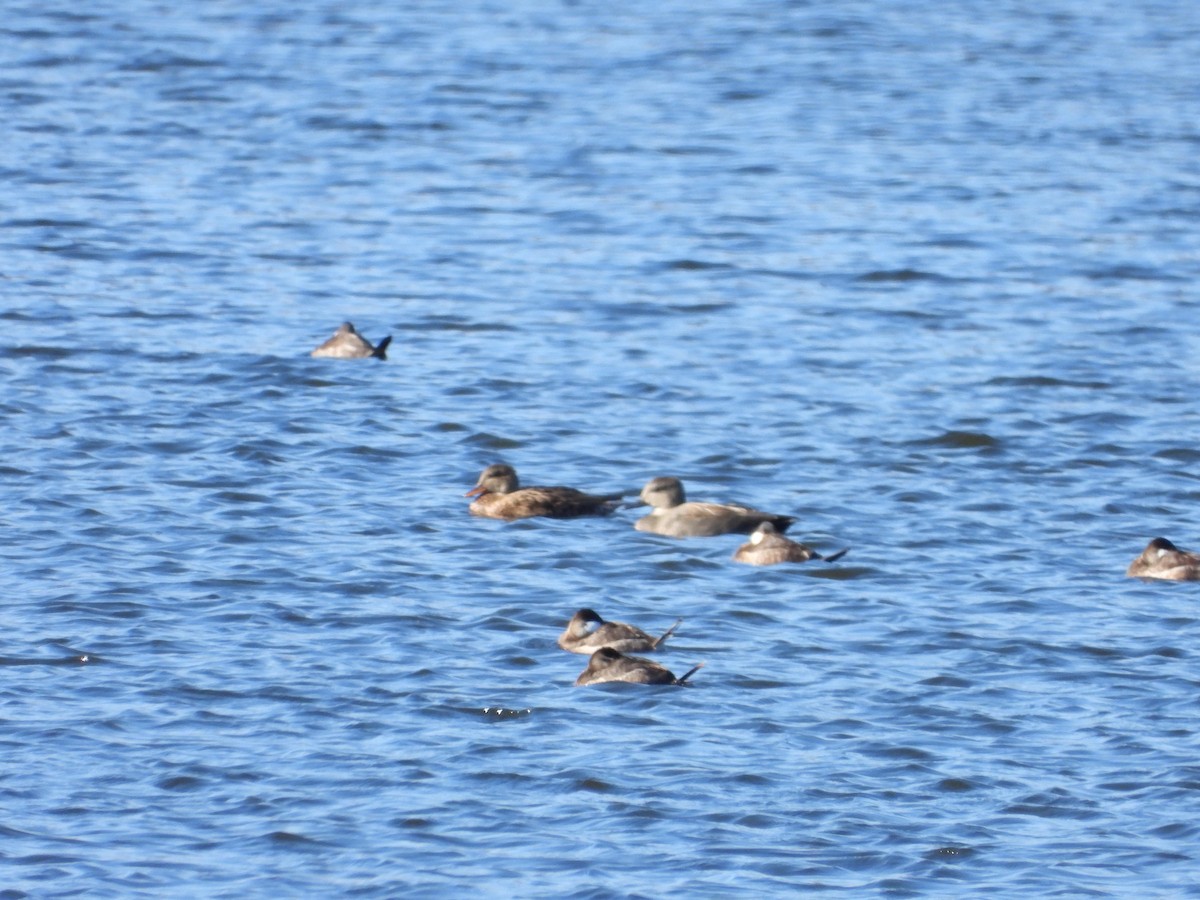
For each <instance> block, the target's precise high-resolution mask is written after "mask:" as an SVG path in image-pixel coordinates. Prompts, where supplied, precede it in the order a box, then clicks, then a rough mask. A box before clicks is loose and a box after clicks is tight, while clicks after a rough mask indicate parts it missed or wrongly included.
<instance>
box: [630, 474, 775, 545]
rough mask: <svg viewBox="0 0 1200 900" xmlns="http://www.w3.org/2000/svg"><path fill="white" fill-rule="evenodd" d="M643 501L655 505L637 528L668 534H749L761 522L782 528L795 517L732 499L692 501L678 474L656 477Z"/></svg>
mask: <svg viewBox="0 0 1200 900" xmlns="http://www.w3.org/2000/svg"><path fill="white" fill-rule="evenodd" d="M641 498H642V504H643V505H649V506H652V507H654V509H653V510H652V511H651V512H650V514H649V515H646V516H642V518H640V519H638V520H637V522H635V523H634V526H633V527H634V528H636V529H637V530H638V531H648V532H650V533H652V534H662V535H666V536H667V537H677V538H683V537H712V536H713V535H717V534H750V533H751V532H752V531H754V529H755V528H757V527H758V526H759V525H760V524H761V523H762V522H770V523H771V524H772V525H773V526H775V530H776V531H779V532H783V531H787V529H788V526H789V525H791V524H792V523H793V522H795V521H796V519H795V518H794V517H793V516H781V515H776V514H775V513H767V512H762V511H760V510H757V509H750V508H749V507H746V506H737V505H736V504H732V503H689V502H688V501H687V497H686V496H685V495H684V492H683V483H682V482H681V481H680V480H679V479H678V478H670V477H664V478H654V479H651V480H650V481H649V482H647V483H646V486H645V487H644V488H642V493H641Z"/></svg>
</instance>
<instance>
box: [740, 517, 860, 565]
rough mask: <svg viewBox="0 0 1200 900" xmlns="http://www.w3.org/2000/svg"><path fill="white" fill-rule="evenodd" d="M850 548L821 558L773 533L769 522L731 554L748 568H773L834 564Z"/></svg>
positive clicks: (805, 547)
mask: <svg viewBox="0 0 1200 900" xmlns="http://www.w3.org/2000/svg"><path fill="white" fill-rule="evenodd" d="M849 552H850V548H849V547H847V548H846V549H845V550H839V551H838V552H837V553H831V554H830V555H829V556H822V555H821V554H820V553H818V552H817V551H816V550H814V549H813V548H812V547H809V546H807V545H805V544H801V543H799V542H798V541H793V540H791V539H789V538H785V537H784V536H783V535H782V534H778V533H776V531H775V526H774V525H772V524H771V523H770V522H763V523H762V524H761V525H759V526H758V527H757V528H756V529H754V533H753V534H751V535H750V540H749V541H748V542H747V543H745V544H742V546H740V547H738V548H737V550H736V551H735V552H734V554H733V560H734V562H740V563H745V564H746V565H748V566H773V565H775V564H776V563H785V562H796V563H802V562H808V561H809V560H810V559H823V560H825V561H826V562H834V561H835V560H839V559H841V558H842V557H843V556H845V555H846V554H847V553H849Z"/></svg>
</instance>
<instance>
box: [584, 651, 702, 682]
mask: <svg viewBox="0 0 1200 900" xmlns="http://www.w3.org/2000/svg"><path fill="white" fill-rule="evenodd" d="M703 666H704V663H699V664H698V665H695V666H692V668H691V669H689V670H688V672H687V674H686V675H684V676H683V677H682V678H676V677H675V676H674V675H673V674H672V673H671V672H670V671H669V670H668V669H667V668H666V667H665V666H660V665H659V664H658V663H656V662H652V661H651V660H648V659H643V658H642V657H640V656H626V655H625V654H624V653H622V652H621V651H619V650H614V649H613V648H612V647H601V648H600V649H599V650H597V651H596V652H595V653H593V654H592V656H591V658H590V659H589V660H588V664H587V668H586V669H584V670H583V671H582V672H580V673H579V677H578V678H576V679H575V687H586V686H587V685H589V684H605V683H606V682H610V681H628V682H631V683H633V684H684V683H685V682H686V681H687V680H688V679H689V678H691V677H692V676H693V675H695V674H696V672H697V671H698V670H700V669H701V668H703Z"/></svg>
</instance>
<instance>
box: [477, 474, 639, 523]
mask: <svg viewBox="0 0 1200 900" xmlns="http://www.w3.org/2000/svg"><path fill="white" fill-rule="evenodd" d="M463 496H466V497H475V500H473V501H472V502H471V505H470V506H469V507H468V511H469V512H470V513H471V515H473V516H483V517H485V518H488V519H508V520H510V521H511V520H512V519H528V518H532V517H534V516H548V517H550V518H552V519H574V518H577V517H579V516H606V515H608V514H609V513H611V512H612V511H613V510H614V509H616V507H617V503H618V501H620V499H621V498H622V497H623V496H624V495H623V494H585V493H584V492H583V491H578V490H576V489H575V488H569V487H525V488H523V487H521V484H520V482H519V481H518V480H517V471H516V469H514V468H513V467H512V466H509V465H504V464H503V463H497V464H496V465H491V466H488V467H487V468H486V469H484V470H483V472H481V473H480V475H479V480H478V481H477V482H475V487H473V488H471V490H469V491H467V492H466V494H464V495H463Z"/></svg>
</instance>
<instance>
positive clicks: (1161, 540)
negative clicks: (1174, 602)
mask: <svg viewBox="0 0 1200 900" xmlns="http://www.w3.org/2000/svg"><path fill="white" fill-rule="evenodd" d="M1125 574H1126V575H1127V576H1128V577H1130V578H1159V579H1161V580H1163V581H1200V553H1189V552H1188V551H1187V550H1180V549H1179V548H1178V547H1176V546H1175V545H1174V544H1172V543H1171V542H1170V541H1168V540H1167V539H1166V538H1165V537H1156V538H1155V539H1154V540H1152V541H1151V542H1150V543H1149V544H1147V545H1146V549H1145V550H1143V551H1142V554H1141V556H1139V557H1138V558H1137V559H1135V560H1134V561H1133V562H1131V563H1130V564H1129V568H1128V569H1126V570H1125Z"/></svg>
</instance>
